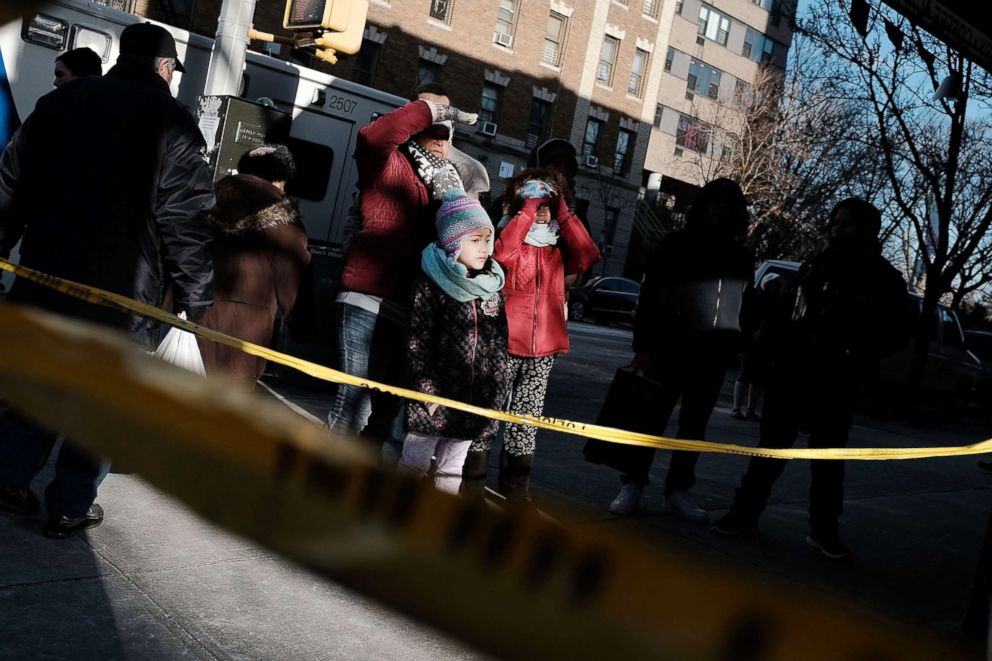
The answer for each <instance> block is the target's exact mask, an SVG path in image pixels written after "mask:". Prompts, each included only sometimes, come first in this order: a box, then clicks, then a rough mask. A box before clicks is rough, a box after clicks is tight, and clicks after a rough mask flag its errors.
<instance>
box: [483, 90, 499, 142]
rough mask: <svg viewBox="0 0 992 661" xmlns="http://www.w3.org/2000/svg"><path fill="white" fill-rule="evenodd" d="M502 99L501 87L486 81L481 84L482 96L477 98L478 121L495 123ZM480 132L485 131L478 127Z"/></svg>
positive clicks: (497, 119)
mask: <svg viewBox="0 0 992 661" xmlns="http://www.w3.org/2000/svg"><path fill="white" fill-rule="evenodd" d="M502 100H503V88H502V87H500V86H499V85H494V84H492V83H486V84H485V85H483V86H482V98H481V99H479V122H480V123H483V124H492V125H493V126H495V125H496V122H498V121H499V110H500V106H501V105H502ZM480 132H481V133H485V131H482V130H481V128H480Z"/></svg>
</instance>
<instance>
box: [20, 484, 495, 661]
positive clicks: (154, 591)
mask: <svg viewBox="0 0 992 661" xmlns="http://www.w3.org/2000/svg"><path fill="white" fill-rule="evenodd" d="M50 477H51V474H50V473H49V472H48V471H46V472H45V474H43V475H42V476H40V478H39V480H38V481H37V482H36V484H35V489H36V492H37V493H39V494H40V493H41V492H42V489H43V486H44V484H46V483H47V481H48V480H49V479H50ZM98 502H100V503H101V504H102V505H103V507H104V509H105V510H106V519H105V521H104V523H103V525H101V526H99V527H97V528H94V529H91V530H89V531H87V532H86V533H84V534H83V535H81V536H79V537H76V538H73V539H69V540H50V539H46V538H45V537H43V536H42V535H41V524H42V522H43V519H42V518H41V517H37V518H31V519H28V518H23V517H15V516H13V515H9V514H0V558H3V560H2V562H0V659H2V660H3V661H15V660H21V659H32V660H33V659H59V660H62V659H65V660H70V659H71V660H74V661H77V660H78V661H90V660H93V661H96V660H101V661H105V660H108V661H109V660H110V659H141V660H142V661H145V660H149V661H150V660H157V659H287V660H288V659H402V660H403V661H412V660H415V659H424V660H428V659H476V658H482V657H481V656H480V655H478V654H477V653H475V652H473V651H471V650H469V649H468V648H466V647H464V646H463V645H461V644H459V643H455V642H453V641H451V640H450V639H448V638H447V637H446V636H443V635H441V634H439V633H437V632H436V631H433V630H431V629H429V628H427V627H425V626H423V625H421V624H419V623H416V622H413V621H411V620H409V619H407V618H404V617H402V616H398V615H396V614H395V613H392V612H390V611H387V610H385V609H383V608H381V607H379V606H377V605H375V604H373V603H372V602H370V601H369V600H367V599H365V598H363V597H361V596H360V595H356V594H355V593H353V592H351V591H349V590H346V589H344V588H342V587H340V586H338V585H335V584H333V583H330V582H328V581H326V580H324V579H323V578H321V577H319V576H315V575H313V574H311V573H309V572H307V571H305V570H302V569H300V568H298V567H296V566H295V565H292V564H290V563H288V562H285V561H283V560H281V559H279V558H278V557H277V556H275V555H273V554H272V553H271V552H269V551H267V550H264V549H261V548H259V547H257V546H255V545H253V544H251V543H249V542H247V541H245V540H243V539H240V538H238V537H234V536H232V535H230V534H228V533H226V532H224V531H223V530H220V529H218V528H216V527H214V526H211V525H209V524H207V523H205V522H204V521H202V520H201V519H200V518H198V517H197V516H196V515H194V514H192V513H191V512H189V511H188V510H186V509H185V508H184V507H183V506H181V505H179V504H177V503H176V502H174V501H173V500H171V499H170V498H168V497H166V496H164V495H162V494H161V493H159V492H158V491H155V490H154V489H152V488H150V487H149V486H147V485H146V484H145V483H143V482H142V481H141V480H140V479H138V478H137V477H135V476H132V475H121V474H111V475H109V476H108V477H107V480H106V481H105V482H104V484H103V486H102V488H101V489H100V497H99V499H98Z"/></svg>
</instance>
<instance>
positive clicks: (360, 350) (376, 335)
mask: <svg viewBox="0 0 992 661" xmlns="http://www.w3.org/2000/svg"><path fill="white" fill-rule="evenodd" d="M337 316H338V356H339V360H340V366H341V370H342V371H344V372H347V373H348V374H351V375H352V376H357V377H361V378H367V379H370V380H372V381H378V382H380V383H387V384H389V385H400V383H401V380H402V375H403V371H402V370H403V363H402V360H399V359H398V354H399V349H400V342H402V339H403V328H402V327H401V325H400V324H397V323H393V322H390V321H387V320H385V319H384V318H383V317H382V316H380V315H377V314H375V313H373V312H369V311H368V310H365V309H364V308H360V307H358V306H356V305H350V304H346V303H338V304H337ZM401 403H402V400H401V399H400V398H398V397H394V396H392V395H387V394H385V393H382V392H379V391H377V390H369V389H366V388H359V387H357V386H347V385H340V386H338V390H337V393H336V395H335V397H334V402H333V403H332V405H331V410H330V412H329V413H328V414H327V425H328V427H329V428H330V429H331V430H332V431H345V432H351V433H353V434H359V433H360V434H362V435H363V436H367V437H370V438H373V439H376V440H378V441H382V440H385V439H386V438H388V436H389V431H390V426H391V425H392V423H393V419H394V418H396V415H397V414H398V413H399V407H400V404H401Z"/></svg>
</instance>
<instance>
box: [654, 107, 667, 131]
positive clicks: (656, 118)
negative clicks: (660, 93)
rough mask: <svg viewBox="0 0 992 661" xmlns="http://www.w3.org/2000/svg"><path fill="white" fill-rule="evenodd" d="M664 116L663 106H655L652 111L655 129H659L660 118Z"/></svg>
mask: <svg viewBox="0 0 992 661" xmlns="http://www.w3.org/2000/svg"><path fill="white" fill-rule="evenodd" d="M664 114H665V106H663V105H660V104H659V105H657V106H655V109H654V127H655V128H657V129H660V128H661V118H662V116H663V115H664Z"/></svg>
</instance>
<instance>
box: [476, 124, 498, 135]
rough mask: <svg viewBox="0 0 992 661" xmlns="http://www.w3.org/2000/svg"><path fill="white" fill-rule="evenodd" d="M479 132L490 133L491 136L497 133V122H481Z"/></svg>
mask: <svg viewBox="0 0 992 661" xmlns="http://www.w3.org/2000/svg"><path fill="white" fill-rule="evenodd" d="M479 133H481V134H482V135H488V136H489V137H490V138H491V137H493V136H495V135H496V124H495V123H494V122H482V123H481V124H479Z"/></svg>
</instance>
